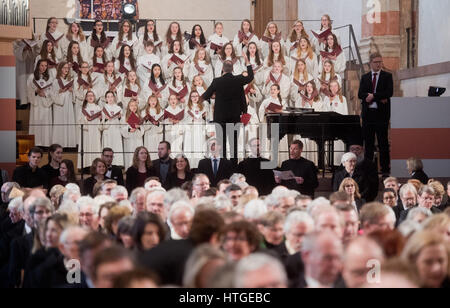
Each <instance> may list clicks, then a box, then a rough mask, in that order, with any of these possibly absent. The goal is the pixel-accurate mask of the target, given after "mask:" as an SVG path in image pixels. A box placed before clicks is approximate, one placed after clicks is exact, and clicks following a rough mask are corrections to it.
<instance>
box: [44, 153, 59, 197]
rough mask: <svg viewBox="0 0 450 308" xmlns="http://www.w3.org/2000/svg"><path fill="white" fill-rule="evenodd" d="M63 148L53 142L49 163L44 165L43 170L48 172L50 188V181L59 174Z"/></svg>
mask: <svg viewBox="0 0 450 308" xmlns="http://www.w3.org/2000/svg"><path fill="white" fill-rule="evenodd" d="M62 155H63V148H62V146H60V145H59V144H52V145H51V146H50V147H49V148H48V164H47V165H45V166H43V167H42V170H44V171H45V173H47V178H48V181H49V187H48V188H49V189H50V188H51V186H50V183H51V182H52V181H53V179H55V178H57V177H58V176H59V175H60V174H59V171H60V170H59V166H60V164H61V162H62V159H63V156H62Z"/></svg>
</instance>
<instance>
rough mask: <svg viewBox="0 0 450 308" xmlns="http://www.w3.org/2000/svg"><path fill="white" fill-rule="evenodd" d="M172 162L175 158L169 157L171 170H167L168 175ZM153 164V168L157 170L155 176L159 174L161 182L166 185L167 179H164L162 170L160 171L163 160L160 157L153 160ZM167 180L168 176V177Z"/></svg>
mask: <svg viewBox="0 0 450 308" xmlns="http://www.w3.org/2000/svg"><path fill="white" fill-rule="evenodd" d="M172 162H173V159H172V158H169V172H167V177H168V176H169V174H170V166H172ZM152 164H153V169H154V171H155V176H157V177H158V178H159V181H160V182H161V184H163V185H164V184H165V181H163V180H162V178H161V171H160V166H161V160H160V159H157V160H154V161H152ZM166 181H167V178H166Z"/></svg>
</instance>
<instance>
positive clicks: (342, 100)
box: [330, 80, 344, 103]
mask: <svg viewBox="0 0 450 308" xmlns="http://www.w3.org/2000/svg"><path fill="white" fill-rule="evenodd" d="M332 83H336V84H337V85H338V88H339V90H338V93H337V95H338V96H339V100H340V101H341V103H343V102H344V96H343V95H342V88H341V86H340V85H339V82H337V80H332V81H330V93H331V84H332Z"/></svg>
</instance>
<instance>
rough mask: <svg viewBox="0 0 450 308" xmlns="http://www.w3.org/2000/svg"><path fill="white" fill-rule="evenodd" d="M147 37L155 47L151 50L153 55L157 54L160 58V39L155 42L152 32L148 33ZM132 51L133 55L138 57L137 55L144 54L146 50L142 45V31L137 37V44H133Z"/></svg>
mask: <svg viewBox="0 0 450 308" xmlns="http://www.w3.org/2000/svg"><path fill="white" fill-rule="evenodd" d="M148 38H149V41H152V42H153V44H154V45H155V48H154V50H153V53H154V55H155V56H157V57H158V59H160V60H161V46H162V41H161V40H159V41H156V42H155V39H154V37H153V33H149V34H148ZM133 53H134V56H135V57H136V58H139V57H141V56H144V55H146V54H147V51H146V50H145V47H144V33H142V34H140V35H139V39H138V42H137V44H134V50H133Z"/></svg>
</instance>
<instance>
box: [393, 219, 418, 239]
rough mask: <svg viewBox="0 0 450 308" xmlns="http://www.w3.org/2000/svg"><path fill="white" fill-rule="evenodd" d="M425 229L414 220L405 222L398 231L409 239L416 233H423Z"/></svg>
mask: <svg viewBox="0 0 450 308" xmlns="http://www.w3.org/2000/svg"><path fill="white" fill-rule="evenodd" d="M422 229H423V227H422V225H421V224H420V223H418V222H417V221H414V220H405V221H404V222H402V223H401V224H400V226H398V231H399V232H400V233H401V234H402V235H403V236H404V237H405V238H408V237H410V236H411V235H413V234H414V233H416V232H418V231H421V230H422Z"/></svg>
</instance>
